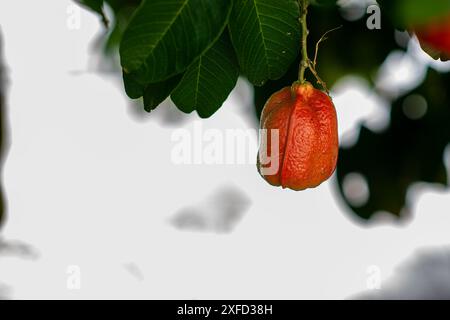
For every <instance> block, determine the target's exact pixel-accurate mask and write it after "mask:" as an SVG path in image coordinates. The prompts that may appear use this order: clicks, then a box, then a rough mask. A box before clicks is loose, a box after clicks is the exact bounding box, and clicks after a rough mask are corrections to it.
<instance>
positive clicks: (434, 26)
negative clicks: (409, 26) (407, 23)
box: [414, 16, 450, 60]
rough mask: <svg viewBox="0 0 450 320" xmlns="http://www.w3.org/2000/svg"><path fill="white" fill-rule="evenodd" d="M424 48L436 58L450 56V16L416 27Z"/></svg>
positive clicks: (443, 58)
mask: <svg viewBox="0 0 450 320" xmlns="http://www.w3.org/2000/svg"><path fill="white" fill-rule="evenodd" d="M414 31H415V33H416V35H417V38H418V39H419V42H420V44H421V46H422V47H423V49H424V50H425V51H426V52H428V53H430V55H431V56H433V57H434V58H438V57H439V56H440V57H441V58H442V60H448V59H449V58H450V16H447V17H445V18H441V19H437V20H436V21H432V22H429V23H427V24H422V25H419V26H416V27H414Z"/></svg>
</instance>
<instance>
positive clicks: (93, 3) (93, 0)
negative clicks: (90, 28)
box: [77, 0, 109, 27]
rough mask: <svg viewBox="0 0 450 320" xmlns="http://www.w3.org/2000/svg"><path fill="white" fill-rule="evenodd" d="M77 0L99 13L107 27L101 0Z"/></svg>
mask: <svg viewBox="0 0 450 320" xmlns="http://www.w3.org/2000/svg"><path fill="white" fill-rule="evenodd" d="M77 2H78V3H79V4H80V5H82V6H84V7H87V8H89V9H91V10H92V11H94V12H96V13H97V14H98V15H100V17H101V18H102V22H103V24H104V25H105V27H108V23H109V22H108V18H106V15H105V12H104V11H103V0H78V1H77Z"/></svg>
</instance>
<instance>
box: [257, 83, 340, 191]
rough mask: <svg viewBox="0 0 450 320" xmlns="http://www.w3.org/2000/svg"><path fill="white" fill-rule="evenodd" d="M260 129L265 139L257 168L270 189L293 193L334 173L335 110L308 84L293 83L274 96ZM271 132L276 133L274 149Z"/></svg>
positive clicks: (265, 109) (322, 94)
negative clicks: (276, 130)
mask: <svg viewBox="0 0 450 320" xmlns="http://www.w3.org/2000/svg"><path fill="white" fill-rule="evenodd" d="M261 129H266V130H267V131H266V132H267V135H266V136H267V139H264V138H262V139H261V145H260V150H259V153H258V164H257V166H258V171H259V172H260V174H261V176H262V177H263V178H264V179H265V180H266V181H267V182H268V183H270V184H271V185H274V186H282V187H283V188H290V189H293V190H303V189H306V188H314V187H316V186H318V185H319V184H321V183H322V182H323V181H325V180H327V179H328V178H329V177H330V176H331V175H332V173H333V172H334V170H335V168H336V161H337V156H338V130H337V119H336V110H335V108H334V105H333V102H332V101H331V98H330V97H329V96H328V95H327V94H325V93H324V92H322V91H320V90H317V89H315V88H314V87H313V86H312V85H311V84H310V83H308V82H306V83H304V84H300V83H294V84H293V85H292V86H291V87H285V88H283V89H282V90H280V91H278V92H276V93H274V94H273V95H272V96H271V97H270V98H269V100H268V101H267V102H266V104H265V106H264V109H263V111H262V115H261ZM272 129H278V135H279V140H278V147H277V145H276V143H275V141H273V137H272V136H271V130H272ZM261 133H262V134H264V130H263V131H262V132H261ZM269 161H270V162H269ZM273 165H275V167H274V168H276V170H275V171H272V172H270V170H268V168H270V167H271V166H273Z"/></svg>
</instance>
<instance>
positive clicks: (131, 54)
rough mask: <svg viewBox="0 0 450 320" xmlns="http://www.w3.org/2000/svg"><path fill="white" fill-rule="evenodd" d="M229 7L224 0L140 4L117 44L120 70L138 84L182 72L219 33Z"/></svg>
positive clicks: (155, 0) (152, 0) (160, 0)
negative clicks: (128, 74) (118, 44)
mask: <svg viewBox="0 0 450 320" xmlns="http://www.w3.org/2000/svg"><path fill="white" fill-rule="evenodd" d="M231 6H232V1H224V0H170V1H169V0H147V1H144V2H143V3H142V5H141V6H140V7H139V8H138V9H137V10H136V12H135V15H134V17H133V18H132V20H131V22H130V24H129V25H128V27H127V29H126V30H125V32H124V35H123V38H122V42H121V44H120V58H121V64H122V67H123V69H124V70H125V71H126V72H127V73H132V75H133V77H135V79H136V80H137V81H139V82H141V83H150V82H159V81H163V80H166V79H168V78H170V77H171V76H173V75H176V74H178V73H181V72H183V71H184V70H186V68H187V67H188V66H189V65H190V64H191V63H192V62H193V61H194V60H195V59H196V58H197V57H198V56H200V55H201V54H202V53H203V52H205V51H206V50H207V49H208V47H209V46H211V44H212V43H213V42H214V41H215V40H216V39H217V38H218V37H219V35H220V34H221V33H222V31H223V29H224V28H225V26H226V24H227V22H228V16H229V13H230V11H231Z"/></svg>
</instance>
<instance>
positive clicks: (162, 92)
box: [144, 74, 182, 112]
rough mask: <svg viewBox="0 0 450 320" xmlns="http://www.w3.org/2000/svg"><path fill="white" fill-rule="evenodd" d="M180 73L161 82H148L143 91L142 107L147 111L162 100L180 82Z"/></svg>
mask: <svg viewBox="0 0 450 320" xmlns="http://www.w3.org/2000/svg"><path fill="white" fill-rule="evenodd" d="M181 77H182V75H181V74H180V75H176V76H173V77H172V78H169V79H167V80H165V81H162V82H157V83H150V84H149V85H147V86H146V88H145V91H144V109H145V111H147V112H150V111H152V110H153V109H155V108H156V107H157V106H158V105H159V104H160V103H161V102H163V101H164V100H165V99H166V98H167V97H168V96H169V95H170V93H171V92H172V90H173V89H174V88H175V87H176V86H177V84H178V83H179V82H180V80H181Z"/></svg>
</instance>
